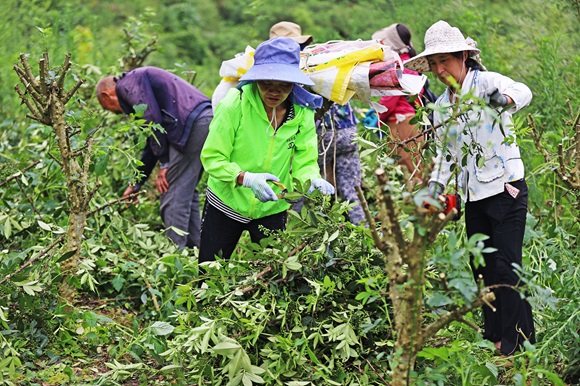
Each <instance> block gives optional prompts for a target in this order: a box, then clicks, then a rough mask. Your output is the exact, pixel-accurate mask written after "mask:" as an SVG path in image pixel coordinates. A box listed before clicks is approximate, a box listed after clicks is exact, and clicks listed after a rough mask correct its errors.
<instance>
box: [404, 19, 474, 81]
mask: <svg viewBox="0 0 580 386" xmlns="http://www.w3.org/2000/svg"><path fill="white" fill-rule="evenodd" d="M471 41H472V40H471ZM460 51H468V52H469V56H477V55H478V54H479V52H480V51H479V49H477V48H476V47H474V46H471V45H469V44H467V41H466V39H465V37H464V36H463V34H462V33H461V31H459V28H456V27H451V26H450V25H449V23H447V22H446V21H443V20H439V21H438V22H437V23H435V24H433V25H432V26H431V27H429V29H428V30H427V32H425V50H424V51H423V52H421V53H420V54H418V55H417V56H414V57H412V58H411V59H409V60H407V61H406V62H405V63H404V65H405V67H406V68H408V69H410V70H413V71H417V72H428V71H431V68H430V67H429V63H428V62H427V56H429V55H434V54H450V53H453V52H460Z"/></svg>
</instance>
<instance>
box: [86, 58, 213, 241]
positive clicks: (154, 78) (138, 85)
mask: <svg viewBox="0 0 580 386" xmlns="http://www.w3.org/2000/svg"><path fill="white" fill-rule="evenodd" d="M97 98H98V99H99V103H100V104H101V106H103V108H105V109H106V110H109V111H112V112H114V113H117V114H120V113H125V114H131V113H134V112H135V111H134V109H133V106H136V105H140V104H145V105H147V109H146V110H145V113H144V114H143V119H144V120H145V121H146V122H152V123H158V124H159V125H161V126H162V127H163V128H164V129H165V133H161V132H160V131H155V134H154V135H153V136H151V137H150V138H148V140H147V145H146V146H145V149H144V150H143V154H142V156H141V161H142V162H143V166H141V167H139V170H140V171H141V173H142V174H143V177H142V178H141V179H140V181H139V182H138V183H137V184H136V185H133V186H128V187H127V188H126V189H125V191H124V192H123V197H127V196H128V195H129V194H131V193H134V192H137V191H138V190H139V189H140V188H141V185H142V184H143V183H145V181H146V180H147V178H148V177H149V174H151V171H152V170H153V168H154V167H155V165H156V164H157V161H159V162H160V164H161V167H160V170H159V173H158V175H157V180H156V182H155V185H156V187H157V190H158V191H159V193H160V201H161V204H160V212H161V218H162V220H163V223H164V224H165V226H166V227H167V228H168V229H167V231H166V234H167V236H169V238H170V239H171V240H173V242H175V244H177V245H178V246H179V247H186V246H187V247H194V246H195V247H199V237H200V227H201V225H200V224H201V217H200V213H199V197H198V192H197V190H196V187H197V183H198V182H199V179H200V176H201V173H202V171H203V169H202V166H201V161H200V159H199V154H200V152H201V148H202V146H203V144H204V142H205V138H206V137H207V132H208V127H209V123H210V122H211V119H212V117H213V113H212V110H211V103H210V100H209V98H208V97H206V96H205V95H204V94H203V93H202V92H201V91H199V90H198V89H197V88H195V87H193V86H192V85H190V84H189V83H188V82H186V81H185V80H183V79H182V78H180V77H179V76H177V75H175V74H172V73H171V72H168V71H165V70H162V69H160V68H157V67H141V68H137V69H135V70H132V71H129V72H126V73H124V74H123V75H122V76H121V77H120V78H116V77H112V76H108V77H105V78H103V79H101V80H100V81H99V83H98V84H97ZM172 228H177V229H179V230H181V231H183V232H179V233H178V232H175V231H174V230H173V229H172ZM184 233H185V234H184Z"/></svg>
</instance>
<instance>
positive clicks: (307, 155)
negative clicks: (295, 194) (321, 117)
mask: <svg viewBox="0 0 580 386" xmlns="http://www.w3.org/2000/svg"><path fill="white" fill-rule="evenodd" d="M304 110H305V115H304V118H303V120H302V122H301V123H300V132H299V133H298V135H297V136H296V148H295V153H294V159H293V161H292V176H293V177H294V178H296V179H298V180H299V181H300V182H301V183H304V182H306V181H307V180H311V181H312V180H314V179H316V178H320V168H319V166H318V137H317V135H316V127H315V125H314V111H312V110H310V109H306V108H305V109H304Z"/></svg>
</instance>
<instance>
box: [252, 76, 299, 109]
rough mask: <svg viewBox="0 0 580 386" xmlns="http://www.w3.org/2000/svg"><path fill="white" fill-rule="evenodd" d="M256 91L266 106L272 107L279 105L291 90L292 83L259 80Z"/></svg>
mask: <svg viewBox="0 0 580 386" xmlns="http://www.w3.org/2000/svg"><path fill="white" fill-rule="evenodd" d="M257 83H258V91H259V93H260V98H262V102H263V103H264V106H265V107H266V108H270V109H273V108H275V107H278V106H280V105H281V104H282V103H284V101H285V100H286V98H288V95H290V93H291V92H292V88H293V87H294V83H288V82H278V81H275V80H259V81H258V82H257Z"/></svg>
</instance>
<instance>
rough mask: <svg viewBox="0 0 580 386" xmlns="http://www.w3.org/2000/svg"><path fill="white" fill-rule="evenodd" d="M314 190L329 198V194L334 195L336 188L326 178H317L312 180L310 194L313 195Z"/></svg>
mask: <svg viewBox="0 0 580 386" xmlns="http://www.w3.org/2000/svg"><path fill="white" fill-rule="evenodd" d="M314 189H318V190H320V191H321V192H322V194H324V195H325V196H328V195H329V194H334V186H332V185H331V184H330V183H329V182H328V181H326V180H325V179H324V178H315V179H313V180H312V185H310V189H308V193H312V192H313V191H314Z"/></svg>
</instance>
